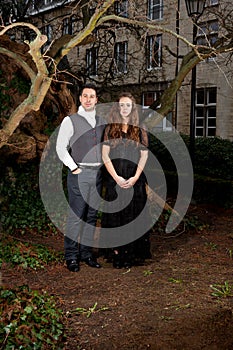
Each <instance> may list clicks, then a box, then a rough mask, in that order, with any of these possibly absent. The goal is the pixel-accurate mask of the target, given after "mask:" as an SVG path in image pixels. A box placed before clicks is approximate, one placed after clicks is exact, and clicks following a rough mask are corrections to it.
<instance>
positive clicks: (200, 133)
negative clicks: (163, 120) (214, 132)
mask: <svg viewBox="0 0 233 350" xmlns="http://www.w3.org/2000/svg"><path fill="white" fill-rule="evenodd" d="M196 136H204V135H203V128H197V129H196Z"/></svg>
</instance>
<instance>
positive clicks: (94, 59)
mask: <svg viewBox="0 0 233 350" xmlns="http://www.w3.org/2000/svg"><path fill="white" fill-rule="evenodd" d="M86 63H87V74H88V76H93V75H97V74H98V49H97V47H92V48H90V49H87V50H86Z"/></svg>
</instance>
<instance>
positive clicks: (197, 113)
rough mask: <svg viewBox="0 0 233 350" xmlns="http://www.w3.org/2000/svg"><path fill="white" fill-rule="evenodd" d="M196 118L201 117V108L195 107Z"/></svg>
mask: <svg viewBox="0 0 233 350" xmlns="http://www.w3.org/2000/svg"><path fill="white" fill-rule="evenodd" d="M196 118H203V108H200V107H199V108H196Z"/></svg>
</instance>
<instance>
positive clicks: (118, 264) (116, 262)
mask: <svg viewBox="0 0 233 350" xmlns="http://www.w3.org/2000/svg"><path fill="white" fill-rule="evenodd" d="M112 266H113V267H114V268H115V269H121V268H122V263H121V261H120V260H113V263H112Z"/></svg>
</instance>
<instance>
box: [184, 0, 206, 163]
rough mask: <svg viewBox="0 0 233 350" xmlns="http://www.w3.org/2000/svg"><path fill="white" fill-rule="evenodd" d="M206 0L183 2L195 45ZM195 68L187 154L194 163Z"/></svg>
mask: <svg viewBox="0 0 233 350" xmlns="http://www.w3.org/2000/svg"><path fill="white" fill-rule="evenodd" d="M205 2H206V0H185V4H186V9H187V13H188V16H189V17H191V18H192V21H193V44H194V45H196V43H197V21H198V19H199V17H200V16H201V15H202V13H203V11H204V8H205ZM196 77H197V70H196V66H194V67H193V69H192V80H191V105H190V143H189V152H190V156H191V159H192V161H194V147H195V100H196Z"/></svg>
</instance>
